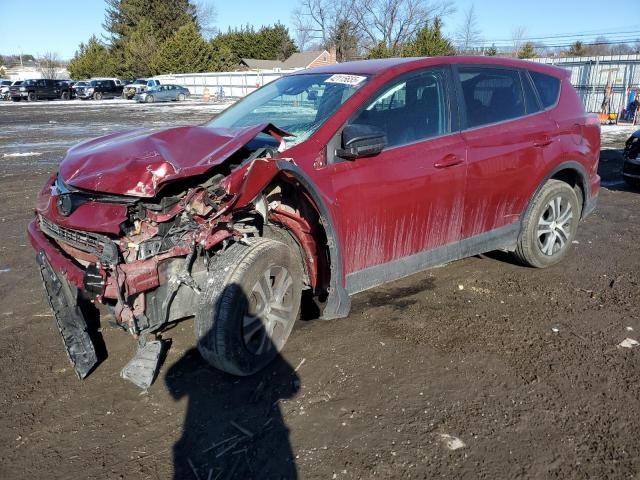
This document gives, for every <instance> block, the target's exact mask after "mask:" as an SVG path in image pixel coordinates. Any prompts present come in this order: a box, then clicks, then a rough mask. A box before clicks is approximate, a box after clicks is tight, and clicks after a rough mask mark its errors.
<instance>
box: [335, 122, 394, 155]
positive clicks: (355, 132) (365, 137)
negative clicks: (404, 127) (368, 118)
mask: <svg viewBox="0 0 640 480" xmlns="http://www.w3.org/2000/svg"><path fill="white" fill-rule="evenodd" d="M386 144H387V136H386V134H385V133H384V132H383V131H382V130H380V129H379V128H377V127H374V126H372V125H360V124H353V125H347V126H346V127H344V130H343V131H342V148H338V149H337V150H336V156H338V157H340V158H344V159H345V160H355V159H357V158H361V157H371V156H373V155H378V154H379V153H380V152H382V150H384V147H385V145H386Z"/></svg>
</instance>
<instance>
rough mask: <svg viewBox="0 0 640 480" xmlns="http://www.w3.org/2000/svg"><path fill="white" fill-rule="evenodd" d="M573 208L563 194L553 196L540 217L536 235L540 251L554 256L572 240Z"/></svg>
mask: <svg viewBox="0 0 640 480" xmlns="http://www.w3.org/2000/svg"><path fill="white" fill-rule="evenodd" d="M573 219H574V217H573V210H572V208H571V202H570V201H569V199H568V198H565V197H564V196H562V195H558V196H556V197H553V198H552V199H551V200H550V201H549V203H548V204H547V206H546V208H545V209H544V210H543V211H542V214H541V215H540V218H539V219H538V229H537V231H536V237H537V239H538V247H539V248H540V251H541V252H542V253H543V254H544V255H547V256H553V255H555V254H556V253H558V252H559V251H561V250H563V249H564V248H565V246H566V245H567V243H569V242H570V241H571V235H572V233H571V232H572V223H573Z"/></svg>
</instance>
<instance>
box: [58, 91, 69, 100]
mask: <svg viewBox="0 0 640 480" xmlns="http://www.w3.org/2000/svg"><path fill="white" fill-rule="evenodd" d="M60 100H69V92H62V94H60Z"/></svg>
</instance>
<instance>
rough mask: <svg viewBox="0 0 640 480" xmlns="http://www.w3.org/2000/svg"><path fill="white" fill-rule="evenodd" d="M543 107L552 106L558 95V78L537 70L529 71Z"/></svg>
mask: <svg viewBox="0 0 640 480" xmlns="http://www.w3.org/2000/svg"><path fill="white" fill-rule="evenodd" d="M529 74H530V75H531V80H533V84H534V85H535V86H536V90H538V95H539V96H540V100H541V101H542V106H543V107H544V108H549V107H552V106H553V105H555V104H556V102H557V101H558V96H559V95H560V79H559V78H556V77H552V76H551V75H545V74H544V73H539V72H529Z"/></svg>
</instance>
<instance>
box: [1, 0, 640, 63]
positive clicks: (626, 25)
mask: <svg viewBox="0 0 640 480" xmlns="http://www.w3.org/2000/svg"><path fill="white" fill-rule="evenodd" d="M150 1H153V0H150ZM210 1H211V0H210ZM212 2H213V3H214V4H215V5H216V8H217V10H218V20H217V22H216V24H217V27H218V28H219V29H221V30H226V29H227V28H228V27H229V26H231V27H236V26H240V25H245V24H247V23H249V24H253V25H256V26H260V25H266V24H271V23H274V22H276V21H280V22H282V23H284V24H285V25H290V24H291V11H292V10H293V9H294V8H295V6H296V4H297V0H278V1H273V0H271V1H270V0H233V1H229V0H212ZM0 3H1V4H2V15H1V16H0V53H2V54H14V53H18V52H19V51H20V50H22V51H23V52H24V53H33V54H35V55H37V54H39V53H43V52H45V51H56V52H58V53H59V54H60V55H61V56H62V58H71V57H72V56H73V53H74V51H75V50H76V48H77V46H78V44H79V43H80V42H81V41H85V40H87V39H88V38H89V37H90V36H91V35H92V34H98V35H100V34H101V33H103V31H102V26H101V24H102V21H103V19H104V8H105V5H104V0H82V1H81V2H71V3H69V4H68V7H69V8H58V7H59V5H58V7H54V3H55V2H53V3H52V2H51V0H30V1H29V2H27V3H25V2H24V0H2V1H1V2H0ZM452 3H453V4H454V6H455V7H456V13H454V14H453V15H451V16H449V17H447V18H446V19H445V31H446V32H447V33H453V32H455V31H456V30H457V28H458V27H459V25H460V23H461V22H462V19H463V17H464V12H465V10H466V9H467V8H468V7H469V6H470V5H471V4H472V3H473V4H475V10H476V15H477V18H478V26H479V27H480V29H481V31H482V35H483V37H484V38H485V39H488V40H494V39H495V40H501V39H509V38H510V37H511V32H512V30H513V29H514V28H516V27H519V26H523V27H525V28H526V32H527V35H528V36H530V37H548V36H553V35H558V34H568V33H579V32H584V33H585V35H586V36H585V37H584V38H585V40H589V39H592V38H593V37H595V36H596V35H597V34H599V33H604V32H607V33H609V34H611V35H609V36H610V37H612V38H616V37H617V38H625V39H626V38H628V37H629V36H633V37H634V38H635V37H640V8H639V7H640V5H639V4H638V2H637V0H617V1H615V2H604V1H602V0H600V1H596V0H581V1H570V0H537V1H536V0H533V1H527V2H521V1H516V0H482V1H480V0H475V1H473V0H454V1H453V2H452ZM27 7H28V8H27ZM609 7H610V9H609V10H607V8H609ZM616 32H632V33H630V34H626V33H618V34H617V35H616ZM546 41H547V43H550V42H552V41H553V40H546Z"/></svg>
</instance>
